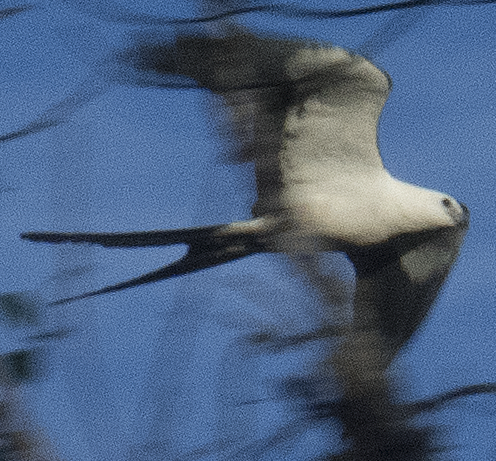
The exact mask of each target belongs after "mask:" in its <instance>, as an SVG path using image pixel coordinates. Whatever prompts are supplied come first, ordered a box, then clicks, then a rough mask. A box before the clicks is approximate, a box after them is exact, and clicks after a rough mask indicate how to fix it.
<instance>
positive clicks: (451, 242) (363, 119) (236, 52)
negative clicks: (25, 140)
mask: <svg viewBox="0 0 496 461" xmlns="http://www.w3.org/2000/svg"><path fill="white" fill-rule="evenodd" d="M120 59H121V60H122V62H124V63H126V64H127V65H132V66H134V67H135V68H137V69H139V70H140V71H142V72H144V73H146V72H152V73H159V74H176V75H182V76H184V77H187V78H188V79H193V80H194V81H195V82H196V84H197V85H198V86H199V87H200V88H203V89H206V90H208V91H210V92H212V93H214V94H216V95H220V96H221V98H222V99H223V101H224V105H225V116H224V119H225V120H227V121H228V122H229V123H230V128H231V132H232V133H234V137H235V138H236V141H237V143H236V146H235V147H236V148H235V155H234V160H236V161H241V162H253V163H254V165H255V178H256V188H257V199H256V202H255V203H254V205H253V207H252V217H251V218H250V219H247V220H244V221H239V222H233V223H227V224H220V225H214V226H206V227H195V228H188V229H174V230H154V231H144V232H127V233H60V232H27V233H24V234H22V235H21V237H22V238H23V239H27V240H31V241H38V242H49V243H66V242H72V243H90V244H98V245H102V246H105V247H144V246H162V245H174V244H186V245H187V246H188V251H187V253H186V255H185V256H184V257H182V258H181V259H179V260H178V261H176V262H174V263H172V264H170V265H167V266H164V267H162V268H159V269H157V270H155V271H153V272H150V273H147V274H145V275H142V276H139V277H137V278H134V279H131V280H128V281H125V282H122V283H118V284H116V285H111V286H106V287H104V288H101V289H98V290H95V291H91V292H88V293H83V294H80V295H76V296H72V297H69V298H64V299H61V300H58V301H55V302H53V303H52V304H64V303H68V302H72V301H76V300H81V299H84V298H88V297H91V296H96V295H101V294H104V293H111V292H116V291H119V290H123V289H127V288H131V287H135V286H138V285H142V284H146V283H151V282H157V281H160V280H164V279H168V278H171V277H176V276H181V275H184V274H188V273H190V272H194V271H199V270H202V269H206V268H209V267H213V266H217V265H220V264H225V263H228V262H230V261H233V260H236V259H239V258H244V257H247V256H249V255H253V254H257V253H264V252H268V253H283V254H286V255H289V256H290V257H295V258H298V257H299V256H301V255H303V256H304V257H303V258H302V259H301V260H300V261H307V263H306V267H305V263H303V266H304V270H306V272H307V274H308V276H309V277H310V279H311V280H313V281H314V284H315V288H316V289H317V290H318V291H319V292H320V293H321V295H322V297H323V298H324V299H329V298H330V297H332V296H330V295H332V291H333V289H334V288H333V286H330V283H326V279H325V278H324V277H319V276H318V274H317V270H316V264H315V258H316V257H317V256H318V255H319V254H320V253H322V252H328V251H331V252H332V251H339V252H343V253H345V254H346V256H347V257H348V259H349V260H350V261H351V263H352V264H353V266H354V269H355V273H356V285H355V292H354V295H353V311H354V316H355V317H357V318H363V319H372V321H373V323H374V325H375V327H376V328H377V330H378V331H379V333H381V334H382V335H383V336H384V338H386V342H387V344H388V348H389V350H391V357H393V356H394V355H395V354H396V353H397V352H398V351H399V350H400V349H401V348H402V347H403V346H404V345H405V344H406V343H407V342H408V341H409V339H410V338H411V337H412V336H413V334H414V333H415V332H416V331H417V330H418V328H419V326H420V324H421V323H422V321H423V320H424V318H425V317H426V316H427V314H428V312H429V310H430V308H431V306H432V305H433V303H434V302H435V300H436V298H437V296H438V293H439V291H440V289H441V287H442V285H443V283H444V282H445V280H446V278H447V276H448V274H449V272H450V270H451V267H452V266H453V264H454V263H455V261H456V259H457V257H458V254H459V251H460V248H461V246H462V243H463V239H464V236H465V234H466V232H467V229H468V226H469V210H468V208H467V206H466V205H464V204H462V203H459V202H458V201H457V200H455V199H454V198H453V197H452V196H450V195H448V194H445V193H442V192H438V191H434V190H429V189H426V188H423V187H420V186H417V185H414V184H410V183H407V182H404V181H401V180H400V179H397V178H395V177H394V176H393V175H392V174H391V173H390V172H388V171H387V170H386V168H385V167H384V164H383V162H382V159H381V156H380V153H379V148H378V140H377V129H378V123H379V119H380V115H381V112H382V109H383V106H384V104H385V103H386V100H387V98H388V96H389V94H390V91H391V88H392V81H391V78H390V77H389V75H388V74H387V73H386V72H385V71H383V70H381V69H379V68H378V67H377V66H376V65H374V64H373V63H372V62H371V61H369V60H368V59H366V58H364V57H362V56H359V55H357V54H355V53H353V52H351V51H348V50H345V49H344V48H340V47H337V46H334V45H330V44H325V43H324V44H323V43H314V42H308V41H304V40H289V39H278V38H270V37H260V36H255V35H253V34H250V33H247V32H243V31H240V32H239V33H237V34H234V35H225V36H221V37H211V36H198V35H183V36H179V37H178V38H177V39H176V42H175V44H173V45H171V44H169V43H156V42H145V41H142V42H139V43H137V44H135V45H134V46H133V47H131V48H129V49H128V50H126V52H125V53H123V54H122V55H121V56H120ZM305 258H306V259H305Z"/></svg>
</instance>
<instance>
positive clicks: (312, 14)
mask: <svg viewBox="0 0 496 461" xmlns="http://www.w3.org/2000/svg"><path fill="white" fill-rule="evenodd" d="M495 1H496V0H407V1H404V2H398V3H386V4H382V5H374V6H368V7H363V8H352V9H343V10H316V9H312V8H302V7H298V6H295V5H279V4H268V5H257V6H249V7H242V8H236V9H231V10H229V11H224V12H221V13H216V14H210V15H205V16H202V17H197V18H176V19H174V18H163V17H159V16H154V15H149V14H143V13H135V12H132V11H129V10H127V9H126V8H124V7H122V6H121V5H118V4H113V5H112V9H110V8H106V10H105V12H104V13H103V14H102V12H101V11H100V12H98V13H96V12H95V11H94V9H93V8H91V9H88V8H87V7H86V8H85V7H84V6H82V5H80V4H79V3H78V4H77V5H74V3H73V2H72V1H69V3H70V4H71V5H74V7H75V8H78V9H80V10H83V11H85V12H86V13H88V14H91V15H96V16H98V17H99V18H100V19H103V20H106V21H111V22H121V23H128V24H141V25H149V26H171V25H188V24H202V23H209V22H215V21H221V20H224V19H228V18H233V17H236V16H243V15H246V14H256V13H258V14H269V15H274V16H281V17H286V18H293V19H314V20H315V19H317V20H326V19H338V18H350V17H355V16H364V15H368V14H376V13H385V12H388V11H397V10H405V9H412V8H420V7H424V6H441V5H448V6H462V5H467V6H472V5H479V4H486V3H494V2H495Z"/></svg>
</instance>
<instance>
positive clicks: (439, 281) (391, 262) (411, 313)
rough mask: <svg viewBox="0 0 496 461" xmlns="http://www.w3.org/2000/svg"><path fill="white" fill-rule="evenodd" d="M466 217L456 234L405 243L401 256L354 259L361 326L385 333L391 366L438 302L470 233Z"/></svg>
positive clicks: (434, 234)
mask: <svg viewBox="0 0 496 461" xmlns="http://www.w3.org/2000/svg"><path fill="white" fill-rule="evenodd" d="M465 210H466V209H465ZM465 215H466V217H465V219H464V220H463V221H462V222H460V223H459V224H458V225H457V226H456V227H454V228H446V229H441V230H438V231H434V232H433V231H430V232H426V233H424V234H421V235H419V236H407V237H406V238H403V239H401V238H399V239H398V240H397V242H395V245H398V246H397V247H396V250H393V249H392V248H391V247H388V248H387V249H386V250H385V252H384V253H383V254H379V253H377V254H376V255H375V256H376V257H375V258H374V255H369V256H368V258H367V259H368V261H366V262H365V259H364V260H363V261H362V260H361V258H356V257H353V256H351V259H352V261H353V262H354V264H355V267H356V271H357V281H356V292H355V299H354V315H355V322H356V323H355V324H356V326H357V328H359V329H361V330H378V331H379V333H380V334H381V336H382V338H383V339H384V340H385V343H386V345H387V348H388V350H390V351H391V355H390V357H389V358H388V361H390V360H392V359H393V358H394V356H395V355H396V354H397V352H398V351H399V350H400V349H401V348H402V347H403V346H404V345H405V343H406V342H407V341H408V340H409V339H410V338H411V337H412V335H413V334H414V333H415V332H416V331H417V329H418V328H419V326H420V324H421V323H422V321H423V320H424V318H425V317H426V316H427V314H428V312H429V310H430V308H431V306H432V304H433V303H434V301H435V300H436V298H437V296H438V294H439V290H440V289H441V286H442V285H443V283H444V282H445V280H446V278H447V276H448V274H449V272H450V270H451V267H452V265H453V263H454V262H455V260H456V258H457V256H458V253H459V251H460V247H461V245H462V242H463V238H464V236H465V233H466V231H467V228H468V211H467V210H466V212H465ZM402 246H403V248H402ZM397 250H399V251H398V252H397V253H396V251H397ZM389 256H391V257H389ZM371 257H372V259H371ZM374 266H375V267H374Z"/></svg>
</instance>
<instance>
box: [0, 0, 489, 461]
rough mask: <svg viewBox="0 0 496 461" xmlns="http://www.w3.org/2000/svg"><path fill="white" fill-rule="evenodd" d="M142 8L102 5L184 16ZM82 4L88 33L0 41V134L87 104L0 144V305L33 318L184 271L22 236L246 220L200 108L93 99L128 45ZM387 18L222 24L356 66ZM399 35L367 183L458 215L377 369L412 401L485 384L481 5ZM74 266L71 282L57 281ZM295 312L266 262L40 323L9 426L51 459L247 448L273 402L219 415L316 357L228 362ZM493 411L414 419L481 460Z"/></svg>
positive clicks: (81, 25)
mask: <svg viewBox="0 0 496 461" xmlns="http://www.w3.org/2000/svg"><path fill="white" fill-rule="evenodd" d="M74 3H78V2H74ZM147 3H148V2H139V1H136V2H132V4H131V2H124V1H120V2H119V1H117V0H115V1H114V4H120V5H122V6H125V7H127V8H131V9H132V10H133V11H134V12H136V13H147V14H155V15H158V16H162V17H171V16H176V17H179V16H182V17H188V16H191V15H194V14H198V9H197V8H196V5H195V3H194V2H189V3H186V2H176V3H175V5H176V6H174V7H171V6H170V5H169V3H170V2H166V1H162V2H154V7H153V9H150V8H149V6H148V5H147ZM13 4H14V3H10V2H2V4H1V7H2V8H6V7H8V6H12V5H13ZM88 4H89V5H90V9H91V13H92V14H88V13H84V12H82V11H81V10H78V9H77V8H75V7H74V6H72V4H71V2H69V1H68V2H51V1H46V2H44V3H36V4H35V5H36V7H35V8H33V9H32V10H30V11H26V12H24V13H21V14H18V15H16V16H12V17H9V18H7V19H3V20H2V21H0V30H1V32H0V33H1V36H2V47H1V48H0V55H1V62H2V65H1V66H0V79H1V86H0V88H1V95H2V97H1V98H0V133H7V132H10V131H14V130H17V129H19V128H21V127H23V126H24V125H26V124H28V123H30V122H31V121H33V120H34V119H36V118H37V117H38V116H40V115H41V114H43V113H44V111H46V110H47V109H49V108H50V107H52V106H53V105H54V104H56V103H58V102H60V101H62V100H63V99H64V98H65V97H67V96H69V95H71V94H73V93H74V92H75V91H76V90H77V89H78V88H81V85H83V84H85V85H87V87H88V84H87V83H85V82H91V84H92V85H89V87H91V88H94V87H96V86H98V85H100V86H101V87H102V88H103V87H104V88H106V90H107V91H105V92H103V91H102V92H101V94H100V95H99V96H97V97H95V98H94V99H92V100H91V101H89V102H87V103H86V104H84V105H82V106H81V107H80V108H79V109H78V110H77V111H76V112H75V113H74V114H73V115H72V116H71V117H70V118H69V120H68V121H67V123H65V124H62V125H60V126H59V127H57V128H53V129H50V130H46V131H43V132H40V133H38V134H34V135H31V136H27V137H25V138H20V139H17V140H13V141H11V142H8V143H5V144H3V145H2V146H1V153H0V187H6V188H7V190H6V191H5V192H3V193H1V194H0V209H1V210H2V214H3V219H2V220H0V228H1V232H0V235H1V243H0V245H1V248H2V252H3V261H4V264H3V266H2V269H0V287H1V288H0V291H2V292H12V291H31V292H33V293H35V294H36V295H37V296H39V297H41V298H42V299H46V300H51V299H55V298H58V297H60V296H67V295H70V294H76V293H80V292H82V291H86V290H88V289H96V288H99V287H101V286H103V285H105V284H108V283H115V282H118V281H121V280H123V279H126V278H130V277H132V276H136V275H139V274H141V273H143V272H145V271H147V270H152V269H154V268H156V267H158V266H161V265H163V264H166V263H167V262H169V261H173V260H174V259H175V258H177V257H178V256H180V255H181V254H182V252H183V251H184V250H183V249H182V248H164V249H153V250H149V249H146V250H145V249H138V250H117V249H116V250H108V249H100V248H88V247H84V246H83V247H74V246H64V247H52V246H50V245H40V244H34V243H28V242H25V241H21V240H20V239H19V234H20V233H21V232H24V231H28V230H63V231H90V230H91V231H128V230H149V229H160V228H180V227H188V226H193V225H195V226H197V225H207V224H216V223H223V222H230V221H232V220H239V219H244V218H247V217H248V216H249V210H250V206H251V203H252V202H253V200H254V193H253V188H252V185H253V184H252V183H253V178H252V174H251V173H252V171H251V167H250V165H226V164H223V163H222V162H221V160H220V159H221V157H222V155H221V154H222V151H223V149H224V145H223V140H222V138H221V137H220V136H219V134H218V132H217V131H216V125H215V122H214V121H213V120H212V117H211V116H210V113H209V108H210V107H211V105H210V102H211V101H210V100H209V96H208V95H207V94H206V93H205V92H203V91H198V90H196V91H195V90H164V89H157V88H139V87H137V86H135V85H133V84H132V82H131V81H130V77H129V76H128V75H119V76H116V75H115V74H113V78H114V81H115V80H116V77H119V78H118V80H120V81H121V83H122V82H123V83H127V84H117V83H109V79H108V76H109V75H111V71H110V70H109V67H108V66H106V65H105V63H106V62H108V58H107V56H109V54H110V53H111V52H112V50H115V49H119V48H121V47H123V46H124V45H125V43H127V40H128V38H129V36H130V34H131V33H133V32H135V31H139V30H143V29H144V26H138V25H132V24H126V23H113V22H109V21H105V20H104V19H102V17H103V16H104V14H106V13H108V12H109V11H113V9H115V8H113V6H112V5H113V4H112V3H110V2H103V1H102V2H98V7H94V6H91V5H92V4H93V3H92V2H88ZM304 4H305V6H307V7H310V6H315V7H326V6H327V7H328V5H327V4H324V2H321V1H317V0H315V1H313V2H305V3H304ZM367 4H369V5H370V4H372V2H350V1H348V2H332V5H331V6H332V7H333V8H334V7H335V8H340V7H343V6H346V7H351V6H355V5H356V6H361V5H367ZM98 14H99V15H100V16H101V17H100V18H98V17H97V15H98ZM388 14H390V13H388ZM388 17H389V16H388V15H387V14H377V15H370V16H366V17H360V18H352V19H350V18H348V19H340V20H333V21H331V20H308V19H307V20H304V19H298V20H297V19H290V18H279V17H275V16H268V15H260V14H257V15H250V16H246V17H243V18H242V19H240V22H242V23H243V24H245V25H246V26H248V27H250V28H252V30H255V31H257V32H264V33H271V34H280V35H284V36H286V37H309V38H313V39H318V40H323V41H328V42H332V43H334V44H336V45H339V46H343V47H347V48H351V49H358V48H359V47H360V46H361V45H362V44H363V43H364V42H365V41H366V40H367V39H368V38H369V37H370V36H371V34H372V33H373V32H374V31H375V30H376V29H377V28H378V27H379V26H380V25H381V24H383V22H384V21H385V20H386V18H388ZM407 20H408V21H411V22H412V23H413V25H412V26H411V27H410V28H409V30H408V31H407V32H406V33H404V34H403V35H401V36H400V37H398V38H397V40H395V41H393V42H392V43H391V44H389V45H388V46H385V47H383V49H381V48H380V46H379V44H377V46H376V48H375V49H374V48H372V49H371V57H372V58H373V59H374V62H375V63H376V64H377V65H378V66H380V67H381V68H383V69H385V70H387V72H388V73H389V74H390V75H391V77H392V80H393V92H392V94H391V96H390V98H389V100H388V102H387V104H386V107H385V109H384V112H383V115H382V118H381V123H380V129H379V144H380V148H381V152H382V155H383V159H384V163H385V164H386V166H387V168H388V169H389V170H390V171H391V172H392V173H393V174H394V175H395V176H397V177H399V178H401V179H403V180H407V181H410V182H413V183H416V184H419V185H422V186H425V187H429V188H433V189H438V190H442V191H445V192H448V193H450V194H451V195H453V196H454V197H456V198H457V199H459V200H460V201H462V202H464V203H466V204H467V205H468V207H469V208H470V210H471V228H470V231H469V233H468V235H467V238H466V243H465V245H464V247H463V250H462V253H461V256H460V259H459V261H458V264H457V266H456V267H455V269H454V271H453V273H452V274H451V277H450V279H449V281H448V283H447V284H446V286H445V288H444V290H443V292H442V294H441V296H440V299H439V301H438V303H437V304H436V306H435V307H434V309H433V310H432V312H431V315H430V316H429V319H428V321H427V322H426V323H425V324H424V325H423V327H422V329H421V331H420V332H419V334H418V335H417V336H416V338H415V339H414V341H412V343H411V344H410V345H409V346H408V348H407V349H406V350H405V351H404V353H402V354H401V356H400V357H398V359H397V361H396V363H395V364H394V367H393V370H392V373H395V374H397V375H398V376H399V377H400V380H401V381H400V382H401V383H403V384H402V386H401V387H400V396H401V398H405V399H414V398H422V397H427V396H429V395H433V394H435V393H437V392H442V391H446V390H449V389H451V388H453V387H456V386H461V385H467V384H475V383H480V382H487V381H496V368H495V365H496V348H495V347H494V345H495V337H496V335H495V333H496V315H495V313H494V307H495V306H494V305H495V284H494V280H495V275H496V274H495V269H496V264H495V262H494V256H495V254H496V243H495V237H496V231H495V226H494V216H495V215H496V201H495V199H494V198H495V196H496V181H495V178H494V171H495V169H496V168H495V167H496V165H495V163H496V157H495V155H494V145H495V144H496V143H495V141H496V139H495V138H496V134H495V130H494V122H495V118H496V107H495V103H494V101H495V92H494V88H495V75H496V64H495V62H496V49H495V47H494V43H495V39H496V5H492V4H488V5H477V6H452V7H447V6H439V7H430V8H423V9H422V10H421V12H419V13H413V12H412V13H410V15H409V16H408V17H407ZM174 32H175V31H174V30H173V29H172V28H169V29H164V34H166V35H170V36H171V37H172V36H173V35H174ZM98 82H100V83H98ZM9 188H12V189H9ZM78 268H79V269H80V272H82V275H81V276H80V277H67V276H66V277H64V276H61V274H63V273H64V270H67V269H78ZM315 304H316V301H315V297H313V296H312V293H310V292H308V290H307V289H306V288H305V287H304V285H303V283H302V282H301V281H299V280H298V279H297V278H296V277H295V274H294V273H293V272H291V270H289V269H288V268H287V267H286V266H285V265H284V260H283V258H282V257H280V256H277V255H259V256H254V257H251V258H247V259H245V260H242V261H237V262H235V263H232V264H230V265H227V266H223V267H218V268H215V269H211V270H208V271H205V272H203V273H198V274H193V275H188V276H187V277H183V278H179V279H176V280H170V281H166V282H162V283H159V284H154V285H150V286H144V287H140V288H137V289H133V290H128V291H124V292H120V293H116V294H112V295H107V296H103V297H99V298H95V299H91V300H86V301H82V302H78V303H74V304H70V305H67V306H59V307H57V308H51V309H49V310H46V311H45V312H44V315H43V319H42V325H41V326H42V327H43V328H46V329H48V328H69V329H72V330H73V334H72V335H70V336H69V337H68V338H66V339H64V340H61V341H59V342H53V343H50V344H49V346H48V360H49V367H48V371H47V375H46V377H45V378H44V379H43V380H41V381H40V382H38V383H35V384H31V385H29V386H26V388H25V393H26V401H27V406H28V409H29V411H30V413H31V414H32V415H33V417H34V419H35V420H36V421H37V422H38V423H39V424H40V425H41V426H43V427H44V428H45V431H46V433H47V434H48V435H49V436H50V438H51V439H52V440H53V443H54V445H55V446H56V448H57V449H58V450H59V452H60V454H61V457H62V458H64V459H68V460H72V459H79V460H122V459H128V457H129V456H130V455H129V453H130V450H131V449H134V450H136V447H137V446H138V445H140V444H151V443H159V445H160V446H161V447H162V448H164V447H167V449H168V450H170V451H169V453H171V454H177V453H183V452H186V451H188V450H190V449H192V448H195V447H197V446H199V445H202V444H203V443H207V442H209V441H211V440H212V437H213V436H214V435H215V433H216V431H220V432H222V433H225V434H230V435H231V436H233V437H236V436H239V437H242V436H243V434H244V431H246V430H252V427H245V426H246V425H247V424H248V423H246V421H248V420H249V421H257V425H258V427H259V429H257V430H258V431H259V434H263V433H264V429H270V428H273V427H274V424H276V423H281V421H284V419H285V418H288V417H289V416H288V415H289V412H287V411H286V406H285V404H284V402H282V403H281V402H275V403H269V402H265V403H263V404H260V405H255V406H254V405H248V406H246V405H245V406H241V407H240V406H239V405H238V406H236V405H234V403H233V402H236V401H240V400H243V399H245V400H250V399H256V398H263V397H264V396H265V397H266V396H267V395H268V393H269V392H268V390H267V389H268V388H270V385H271V384H270V383H271V382H272V380H273V379H274V378H275V377H277V376H284V375H287V374H292V373H300V372H301V370H300V368H301V367H302V361H301V360H300V355H304V354H307V355H310V356H311V355H312V353H314V352H315V351H312V350H306V351H304V352H300V353H298V352H293V353H288V354H281V355H279V356H268V357H259V356H258V357H251V356H250V357H248V358H247V356H246V354H245V353H244V352H242V351H241V350H240V348H239V347H238V348H236V347H234V345H233V342H234V341H235V340H236V338H239V336H240V334H246V333H249V332H254V331H256V330H257V329H259V328H261V327H264V328H265V327H267V326H272V327H274V328H278V329H280V330H281V331H284V332H295V331H299V330H300V329H301V328H304V327H305V326H306V325H309V324H311V321H312V315H313V314H312V309H316V307H315ZM302 305H304V306H306V307H305V310H304V312H302V307H301V306H302ZM3 330H4V331H3V333H4V335H3V338H4V341H1V342H0V350H1V351H2V352H6V351H10V350H13V349H16V348H19V347H22V345H23V344H24V343H23V338H24V336H25V335H26V333H27V332H26V331H25V330H23V329H21V330H9V329H7V328H3ZM238 370H241V371H240V372H239V373H236V371H238ZM240 375H241V376H242V377H241V378H240ZM245 394H248V395H245ZM495 411H496V408H495V407H494V400H493V398H492V397H477V398H472V399H466V400H464V401H463V402H461V403H459V404H456V405H454V406H453V407H452V408H451V409H449V410H445V411H441V412H437V413H436V414H435V415H433V416H432V417H430V419H429V421H432V422H436V423H442V424H444V425H445V431H447V433H448V435H449V437H448V443H449V444H452V445H455V446H456V448H455V450H454V451H453V453H452V455H453V456H454V457H455V458H459V459H464V460H472V459H474V460H476V459H477V460H480V459H492V458H493V457H494V451H495V450H494V446H493V445H492V443H493V442H492V440H494V431H495V430H496V423H495V418H494V412H495ZM223 416H225V418H224V419H223ZM223 421H224V422H223ZM226 421H227V422H226ZM226 426H230V427H226ZM164 428H167V431H164ZM171 428H172V429H171ZM164 432H167V433H166V434H164ZM315 437H316V438H318V435H315ZM133 447H134V448H133ZM135 453H137V454H136V455H135V456H136V459H152V458H150V457H146V456H145V452H144V451H143V452H142V453H141V452H139V453H138V452H135ZM140 453H141V454H140ZM147 453H148V455H147V456H150V455H149V453H150V452H147ZM302 453H303V452H302ZM140 456H141V457H140ZM305 456H310V455H309V454H306V455H305V453H303V454H302V455H301V459H307V458H305ZM273 459H274V458H273ZM295 459H297V458H295Z"/></svg>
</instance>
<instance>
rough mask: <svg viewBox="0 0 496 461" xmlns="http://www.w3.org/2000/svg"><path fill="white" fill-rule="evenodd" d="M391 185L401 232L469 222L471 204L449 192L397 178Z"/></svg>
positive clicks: (399, 231) (457, 225) (447, 226)
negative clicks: (458, 199)
mask: <svg viewBox="0 0 496 461" xmlns="http://www.w3.org/2000/svg"><path fill="white" fill-rule="evenodd" d="M391 186H392V187H391V190H390V193H391V196H392V197H394V198H395V205H396V212H397V217H398V218H399V219H398V222H397V227H398V229H397V230H398V234H402V233H414V232H420V231H424V230H435V229H441V228H449V227H459V226H463V225H465V226H467V225H468V220H469V212H468V208H467V207H466V206H465V205H463V204H460V203H459V202H458V201H457V200H455V199H454V198H453V197H451V196H450V195H448V194H445V193H442V192H438V191H435V190H431V189H425V188H423V187H418V186H414V185H413V184H408V183H405V182H402V181H398V180H394V182H393V183H391Z"/></svg>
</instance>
